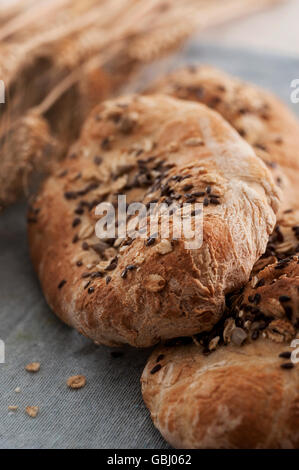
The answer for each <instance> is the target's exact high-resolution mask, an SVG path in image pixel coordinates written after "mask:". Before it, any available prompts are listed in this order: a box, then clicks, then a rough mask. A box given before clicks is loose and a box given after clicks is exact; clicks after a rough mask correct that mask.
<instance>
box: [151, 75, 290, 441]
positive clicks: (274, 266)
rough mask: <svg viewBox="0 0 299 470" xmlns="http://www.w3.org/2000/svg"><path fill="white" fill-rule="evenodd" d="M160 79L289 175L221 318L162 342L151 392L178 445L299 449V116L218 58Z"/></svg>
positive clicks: (157, 414) (156, 413)
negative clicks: (274, 217)
mask: <svg viewBox="0 0 299 470" xmlns="http://www.w3.org/2000/svg"><path fill="white" fill-rule="evenodd" d="M153 88H155V89H156V90H157V91H159V92H161V91H163V92H167V93H170V94H171V95H174V96H180V97H181V98H184V99H191V100H192V99H193V100H196V101H200V102H204V103H206V104H208V105H209V106H211V107H214V108H215V109H217V111H219V112H220V113H221V114H222V116H224V117H225V118H226V119H227V120H228V121H229V122H230V123H231V124H232V125H233V126H234V127H235V128H236V129H238V130H239V131H240V133H241V134H242V135H243V136H244V137H245V139H247V141H248V142H250V143H251V144H255V148H256V149H257V153H258V155H259V156H260V157H261V158H263V160H264V161H265V162H267V161H268V163H269V162H275V163H276V164H279V166H276V165H274V166H273V164H270V165H268V166H269V168H270V169H271V171H272V172H278V173H277V174H276V177H279V178H280V180H279V181H278V182H279V183H282V182H283V184H281V186H282V188H283V190H284V192H283V198H284V199H283V200H284V206H283V208H282V210H281V213H280V216H279V218H278V221H277V225H276V227H275V230H274V232H273V234H272V235H271V237H270V239H269V242H268V245H267V250H266V252H265V253H264V255H263V256H262V257H261V258H260V259H259V260H258V261H257V263H256V264H255V266H254V269H253V270H252V273H251V279H250V281H249V282H248V284H247V285H246V286H245V288H244V289H241V291H239V292H236V293H232V294H231V295H230V296H228V297H227V299H226V301H227V305H228V308H227V311H226V312H225V315H224V317H223V318H222V319H221V321H220V322H219V323H218V324H217V325H215V326H214V327H213V328H212V330H211V331H210V332H208V333H204V334H199V335H196V336H194V337H193V340H191V338H184V339H182V340H180V339H178V340H173V341H172V343H171V344H172V347H169V346H162V347H160V348H157V349H156V350H155V351H154V353H153V354H152V356H151V358H150V360H149V362H148V364H147V366H146V368H145V370H144V373H143V376H142V391H143V396H144V400H145V402H146V404H147V406H148V408H149V410H150V411H151V415H152V418H153V421H154V423H155V425H156V426H157V427H158V429H159V430H160V431H161V433H162V434H163V436H164V437H165V438H166V439H167V440H168V441H169V442H170V443H171V444H172V445H173V446H175V447H183V448H298V447H299V434H298V424H299V391H298V390H299V388H298V385H299V382H298V381H299V375H298V370H297V369H298V366H295V365H294V364H293V363H292V362H291V358H290V357H291V352H292V351H293V349H292V348H290V345H291V341H292V340H293V339H295V338H299V335H298V329H299V321H298V318H299V264H298V251H299V245H298V241H299V213H298V210H296V209H298V198H297V197H296V193H297V192H298V189H297V187H296V183H297V182H296V180H297V173H296V171H297V169H298V165H299V164H298V161H297V153H298V135H299V133H298V123H297V122H296V120H295V119H294V118H293V116H292V115H291V114H290V113H289V111H288V110H287V109H286V108H285V107H284V106H283V105H282V104H281V103H279V102H278V101H277V100H276V99H275V98H273V97H272V96H271V95H269V94H267V93H266V92H263V91H261V90H258V89H257V88H255V87H253V86H251V85H249V84H242V83H241V82H240V81H238V80H237V79H234V78H232V77H229V76H228V75H226V74H224V73H222V72H220V71H218V70H215V69H212V68H210V67H203V68H195V69H194V68H192V69H187V70H186V69H185V70H182V71H179V72H175V73H174V74H173V75H171V76H170V77H167V78H166V79H163V80H161V81H160V82H159V83H158V84H157V85H156V86H155V87H153ZM152 91H153V90H152ZM219 95H220V96H219ZM264 113H265V114H264ZM241 125H242V127H239V126H241ZM279 133H280V137H279V135H278V134H279ZM258 144H260V145H258ZM180 341H181V342H182V343H188V342H189V344H187V345H179V344H180ZM174 346H176V347H174Z"/></svg>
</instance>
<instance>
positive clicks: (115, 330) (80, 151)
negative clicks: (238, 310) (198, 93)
mask: <svg viewBox="0 0 299 470" xmlns="http://www.w3.org/2000/svg"><path fill="white" fill-rule="evenodd" d="M117 194H125V195H126V196H127V202H128V203H130V202H131V201H139V202H143V203H144V204H149V203H150V202H152V203H153V202H154V201H158V202H165V203H167V204H168V205H170V204H171V203H172V202H173V201H175V202H177V203H178V204H179V205H182V203H185V202H189V203H190V204H193V203H195V202H203V206H204V207H203V220H204V225H203V227H204V228H203V243H202V246H201V247H200V248H198V249H187V248H186V245H185V243H184V241H185V240H184V238H182V239H179V240H176V241H175V240H170V239H166V240H165V239H164V240H161V237H160V234H159V235H158V237H157V238H155V237H150V238H147V239H146V240H143V239H141V238H137V239H134V240H133V239H132V238H127V239H125V240H119V239H115V238H112V239H111V238H109V239H106V240H99V239H98V238H97V237H96V236H95V234H94V229H95V223H96V220H97V217H96V216H95V206H96V205H97V204H98V203H100V202H102V201H106V202H107V201H110V202H113V203H115V196H116V195H117ZM277 208H278V193H277V188H276V185H275V184H274V182H273V179H272V177H271V175H270V172H269V171H268V169H267V168H266V166H265V165H264V164H263V162H262V161H261V160H260V159H259V158H258V157H256V155H255V154H254V152H253V150H252V148H251V147H250V146H248V144H247V143H246V142H245V141H243V139H241V138H240V136H239V135H238V134H237V133H236V131H235V130H233V129H232V128H231V127H230V126H229V124H227V123H226V122H225V121H224V120H223V119H222V118H221V117H220V116H219V115H218V114H217V113H214V112H213V111H211V110H209V109H208V108H207V107H205V106H202V105H200V104H197V103H188V102H183V101H181V100H176V99H174V98H170V97H166V96H155V97H138V96H132V97H125V98H120V99H117V100H113V101H108V102H106V103H104V104H101V105H100V106H99V107H98V108H96V109H95V110H94V112H93V113H92V114H91V116H90V117H89V119H88V120H87V122H86V124H85V126H84V128H83V131H82V135H81V138H80V140H79V142H78V143H77V144H76V145H75V147H74V148H73V149H72V150H71V152H70V154H69V156H68V158H67V159H66V161H65V162H64V163H63V164H62V165H61V166H60V167H59V170H58V171H57V174H56V175H54V176H51V177H49V178H48V179H47V180H46V182H45V183H44V185H43V187H42V188H41V191H40V193H39V194H38V196H37V197H36V200H35V202H34V203H33V204H32V207H31V208H30V211H29V216H28V222H29V224H28V230H29V243H30V250H31V256H32V260H33V263H34V266H35V269H36V271H37V273H38V276H39V279H40V282H41V285H42V288H43V291H44V293H45V296H46V299H47V301H48V303H49V305H50V307H51V308H52V309H53V310H54V311H55V312H56V313H57V314H58V316H59V317H60V318H61V319H62V320H64V321H65V322H66V323H68V324H70V325H72V326H74V327H75V328H77V329H78V330H79V331H80V332H81V333H83V334H84V335H86V336H88V337H90V338H91V339H93V340H94V341H95V342H96V343H103V344H107V345H116V344H121V343H129V344H131V345H134V346H138V347H146V346H150V345H152V344H155V343H157V342H158V341H159V340H160V339H167V338H173V337H176V336H180V335H183V336H186V335H192V334H194V333H198V332H200V331H205V330H210V329H211V328H212V326H213V325H214V324H215V323H216V322H217V321H218V320H219V319H220V317H221V315H222V314H223V310H224V296H225V294H226V293H228V292H230V291H232V290H234V289H236V288H239V287H240V286H242V285H244V283H245V282H246V281H247V280H248V279H249V275H250V271H251V269H252V266H253V265H254V263H255V262H256V260H257V259H258V258H259V256H260V255H261V254H262V253H263V252H264V251H265V248H266V244H267V240H268V237H269V234H270V233H271V232H272V230H273V227H274V224H275V213H276V211H277ZM191 216H192V217H193V216H194V214H192V213H191ZM192 217H191V219H192V220H194V218H192ZM144 221H145V222H146V221H147V218H145V219H144ZM159 222H160V223H162V222H163V216H161V217H160V219H159ZM147 235H149V234H148V233H147Z"/></svg>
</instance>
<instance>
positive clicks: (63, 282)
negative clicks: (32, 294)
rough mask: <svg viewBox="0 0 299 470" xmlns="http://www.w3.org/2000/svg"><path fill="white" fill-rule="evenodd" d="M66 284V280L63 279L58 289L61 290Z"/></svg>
mask: <svg viewBox="0 0 299 470" xmlns="http://www.w3.org/2000/svg"><path fill="white" fill-rule="evenodd" d="M65 284H66V280H65V279H63V280H62V281H60V283H59V284H58V286H57V287H58V289H61V288H62V287H63V286H64V285H65Z"/></svg>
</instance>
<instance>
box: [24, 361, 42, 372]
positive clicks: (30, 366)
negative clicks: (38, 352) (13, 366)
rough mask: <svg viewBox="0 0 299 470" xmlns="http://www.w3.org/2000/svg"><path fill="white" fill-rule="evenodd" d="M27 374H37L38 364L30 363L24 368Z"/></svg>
mask: <svg viewBox="0 0 299 470" xmlns="http://www.w3.org/2000/svg"><path fill="white" fill-rule="evenodd" d="M25 369H26V370H27V372H38V371H39V370H40V362H31V363H30V364H27V366H26V367H25Z"/></svg>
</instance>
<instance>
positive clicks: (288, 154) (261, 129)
mask: <svg viewBox="0 0 299 470" xmlns="http://www.w3.org/2000/svg"><path fill="white" fill-rule="evenodd" d="M148 92H149V93H153V92H156V93H166V94H168V95H171V96H174V97H177V98H181V99H184V100H191V101H196V102H200V103H204V104H205V105H207V106H209V107H210V108H213V109H214V110H216V111H218V112H219V113H220V114H221V115H222V116H223V117H224V119H226V120H227V121H228V122H229V123H230V124H231V125H232V126H233V127H234V128H235V129H236V130H237V131H238V132H239V134H240V135H241V136H242V137H244V139H245V140H246V141H247V142H248V143H249V144H250V145H252V146H253V148H254V150H255V152H256V154H257V155H258V156H259V157H260V158H262V160H263V161H264V162H265V164H266V165H267V166H268V167H269V168H270V170H271V171H272V173H273V176H274V178H275V180H276V182H277V184H278V185H279V186H280V187H281V189H282V190H283V199H282V204H281V212H283V211H284V210H287V209H289V208H293V209H296V208H297V209H298V208H299V198H298V197H297V193H298V192H297V174H298V171H299V151H298V149H299V124H298V120H297V119H296V117H295V116H294V115H293V114H292V113H291V111H290V110H289V109H288V108H287V107H286V106H285V105H284V104H283V103H281V102H280V101H279V100H278V99H277V98H276V97H275V96H273V95H272V94H271V93H269V92H267V91H265V90H262V89H260V88H258V87H256V86H254V85H252V84H250V83H246V82H242V81H241V80H239V79H237V78H235V77H232V76H230V75H228V74H226V73H225V72H223V71H221V70H218V69H216V68H213V67H210V66H206V65H203V66H195V67H192V66H191V67H186V68H184V69H181V70H176V71H175V72H173V73H171V74H169V75H167V76H166V77H164V78H162V79H160V80H158V81H157V82H156V83H155V84H154V85H152V86H151V88H150V89H149V91H148Z"/></svg>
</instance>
